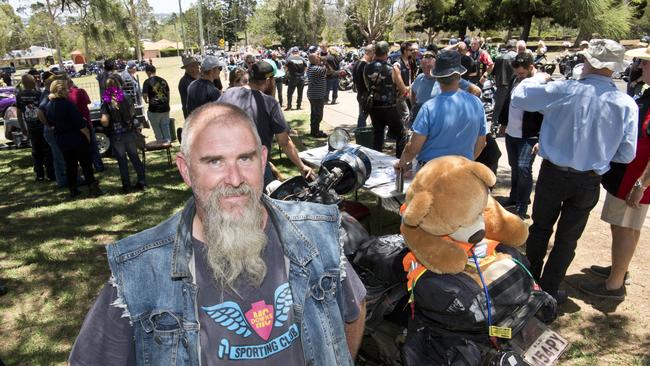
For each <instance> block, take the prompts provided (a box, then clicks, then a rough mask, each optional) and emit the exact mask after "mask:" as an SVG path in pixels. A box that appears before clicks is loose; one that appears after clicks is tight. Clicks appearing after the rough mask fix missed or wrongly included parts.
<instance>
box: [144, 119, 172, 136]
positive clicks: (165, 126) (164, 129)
mask: <svg viewBox="0 0 650 366" xmlns="http://www.w3.org/2000/svg"><path fill="white" fill-rule="evenodd" d="M147 117H148V118H149V122H151V128H153V134H154V135H155V136H156V141H171V140H172V135H171V133H170V132H169V112H161V113H158V112H147Z"/></svg>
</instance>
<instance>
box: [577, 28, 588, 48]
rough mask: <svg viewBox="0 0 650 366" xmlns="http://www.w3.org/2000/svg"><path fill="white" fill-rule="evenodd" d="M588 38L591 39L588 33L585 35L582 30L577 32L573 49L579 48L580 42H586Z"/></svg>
mask: <svg viewBox="0 0 650 366" xmlns="http://www.w3.org/2000/svg"><path fill="white" fill-rule="evenodd" d="M589 38H591V37H590V34H588V33H587V32H586V31H584V30H583V29H580V31H579V32H578V36H577V37H576V41H575V43H574V44H573V47H579V46H580V42H581V41H584V40H587V41H588V40H589Z"/></svg>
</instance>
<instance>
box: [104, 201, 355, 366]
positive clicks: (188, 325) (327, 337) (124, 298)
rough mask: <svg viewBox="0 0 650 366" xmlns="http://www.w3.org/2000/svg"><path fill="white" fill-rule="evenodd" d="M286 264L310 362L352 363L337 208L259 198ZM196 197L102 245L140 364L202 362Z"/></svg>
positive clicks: (296, 316) (294, 308)
mask: <svg viewBox="0 0 650 366" xmlns="http://www.w3.org/2000/svg"><path fill="white" fill-rule="evenodd" d="M263 201H264V204H265V206H266V208H267V211H268V213H269V218H270V219H271V220H273V223H274V224H275V227H276V229H277V231H278V235H279V237H280V241H281V242H282V245H283V247H284V255H285V257H286V258H287V259H288V263H289V284H290V286H291V290H292V294H293V300H294V304H293V311H294V317H295V319H296V322H297V323H298V324H300V328H301V341H302V348H303V352H304V354H305V363H306V364H307V365H325V366H330V365H353V361H352V359H351V357H350V353H349V351H348V346H347V342H346V338H345V332H344V321H343V315H342V310H341V308H340V307H339V304H342V303H343V300H342V298H341V291H337V289H338V288H339V286H340V281H341V257H340V256H341V248H340V246H339V236H338V227H339V212H338V209H337V207H336V206H325V205H317V204H311V203H298V202H282V201H276V200H272V199H270V198H267V197H266V196H264V198H263ZM194 214H195V202H194V199H193V198H191V199H190V200H189V201H188V202H187V204H186V205H185V208H184V209H183V210H182V211H181V212H179V213H177V214H175V215H174V216H172V217H171V218H169V219H167V220H166V221H164V222H163V223H161V224H160V225H158V226H156V227H153V228H151V229H148V230H145V231H143V232H140V233H138V234H135V235H133V236H130V237H128V238H125V239H123V240H120V241H118V242H116V243H114V244H111V245H109V246H107V253H108V261H109V265H110V267H111V271H112V274H113V276H112V279H111V280H112V282H113V284H114V285H115V286H116V287H117V291H118V300H117V301H116V302H115V303H114V304H113V305H114V306H117V307H121V308H123V309H124V314H123V316H124V317H129V319H130V321H131V324H132V326H133V331H134V337H135V343H136V358H137V364H138V365H200V359H201V357H200V353H201V350H200V341H199V322H198V309H197V305H196V295H197V290H198V287H197V286H196V284H194V283H193V278H192V274H191V271H190V267H193V263H191V259H192V258H193V255H192V233H191V230H192V222H193V218H194Z"/></svg>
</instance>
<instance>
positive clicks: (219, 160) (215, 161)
mask: <svg viewBox="0 0 650 366" xmlns="http://www.w3.org/2000/svg"><path fill="white" fill-rule="evenodd" d="M208 164H210V165H217V166H218V165H221V159H210V160H208Z"/></svg>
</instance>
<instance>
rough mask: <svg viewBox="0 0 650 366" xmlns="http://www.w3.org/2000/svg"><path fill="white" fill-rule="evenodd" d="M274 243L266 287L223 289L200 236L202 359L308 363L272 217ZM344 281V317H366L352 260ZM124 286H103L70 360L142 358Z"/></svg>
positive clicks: (124, 364)
mask: <svg viewBox="0 0 650 366" xmlns="http://www.w3.org/2000/svg"><path fill="white" fill-rule="evenodd" d="M264 232H265V233H266V235H267V238H268V242H267V245H266V249H265V250H264V254H263V258H264V260H265V262H266V266H267V268H268V270H267V274H266V277H265V278H264V281H263V283H262V285H261V286H260V288H253V287H249V286H245V285H243V287H241V286H242V284H237V286H238V288H240V289H241V290H238V293H239V295H241V296H239V295H237V294H235V293H234V292H233V291H232V290H230V289H226V291H221V288H220V287H219V286H217V285H216V283H215V281H214V280H213V279H212V274H211V272H210V270H209V267H208V266H207V264H206V260H205V244H203V243H202V242H200V241H198V240H196V239H194V240H192V247H193V249H194V253H195V277H196V284H197V286H198V288H199V291H198V294H197V305H198V313H199V323H200V329H201V330H200V332H201V333H200V337H199V338H200V341H201V364H202V365H208V366H212V365H246V366H248V365H304V364H305V360H304V355H303V349H302V343H301V340H300V337H301V336H302V334H301V333H300V326H299V325H298V324H296V323H295V321H294V318H293V312H292V309H293V307H292V306H291V305H292V303H293V298H292V294H291V288H290V287H289V286H288V271H287V267H286V266H287V261H286V260H285V256H284V254H283V253H284V251H283V247H282V244H281V243H280V241H279V238H278V234H277V231H276V228H275V226H274V225H273V224H272V221H271V220H269V221H268V224H267V226H266V228H265V230H264ZM345 269H346V273H347V277H346V278H345V279H344V280H343V281H342V291H343V293H342V297H343V299H345V303H344V304H340V306H341V308H342V309H343V314H344V316H343V317H344V320H345V321H346V322H352V321H355V320H356V319H358V317H359V315H360V314H359V305H358V304H359V303H360V302H361V301H362V300H363V299H364V297H365V295H366V290H365V287H364V286H363V283H362V282H361V280H360V279H359V277H358V276H357V274H356V272H354V270H353V269H352V267H351V266H350V264H349V263H346V266H345ZM116 299H117V290H116V289H115V288H114V287H112V286H111V285H109V284H106V285H105V286H104V288H103V289H102V291H101V293H100V294H99V297H98V298H97V300H96V301H95V304H94V305H93V307H92V308H91V309H90V311H89V312H88V315H86V318H85V319H84V324H83V326H82V327H81V331H80V332H79V336H78V337H77V340H76V341H75V344H74V346H73V347H72V352H71V353H70V358H69V360H68V361H69V362H70V364H71V365H103V366H114V365H115V366H117V365H120V366H131V365H135V343H134V339H133V328H132V327H131V326H130V325H129V320H128V318H122V317H121V315H122V309H120V308H118V307H115V306H114V305H111V304H113V303H114V301H115V300H116Z"/></svg>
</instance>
